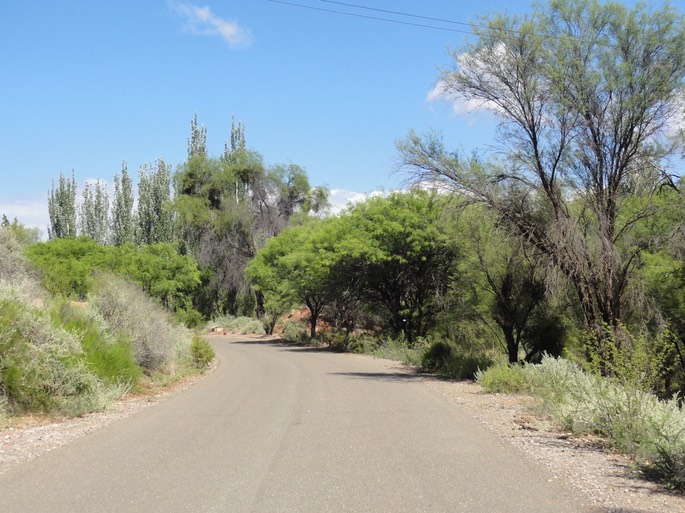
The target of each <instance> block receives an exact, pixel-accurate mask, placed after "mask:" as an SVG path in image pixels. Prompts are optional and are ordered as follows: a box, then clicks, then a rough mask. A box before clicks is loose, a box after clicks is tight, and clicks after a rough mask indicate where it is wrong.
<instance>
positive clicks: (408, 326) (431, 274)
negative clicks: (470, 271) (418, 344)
mask: <svg viewBox="0 0 685 513" xmlns="http://www.w3.org/2000/svg"><path fill="white" fill-rule="evenodd" d="M444 206H445V205H444V202H443V201H441V198H440V197H439V196H438V195H437V194H435V193H433V194H431V193H427V192H424V191H421V190H418V189H417V190H415V191H411V192H409V193H405V194H400V193H395V194H391V195H390V196H388V197H386V198H372V199H370V200H368V201H366V202H364V203H361V204H359V205H357V206H356V207H355V208H354V209H353V210H352V211H351V213H350V223H349V225H350V227H351V228H352V230H350V232H349V234H348V238H349V239H351V240H350V241H349V242H347V243H346V246H345V247H346V248H350V249H351V248H354V255H355V256H356V257H357V258H356V259H355V260H356V263H357V272H359V273H361V278H360V281H359V287H360V289H361V293H362V295H363V297H364V299H365V300H366V301H368V302H369V303H370V304H371V305H372V306H373V307H375V308H376V309H379V312H381V315H382V316H383V318H384V320H385V323H386V326H387V328H389V329H390V331H391V334H393V335H394V336H398V335H400V334H402V335H403V336H404V337H405V338H406V340H407V342H408V343H409V344H413V343H414V341H415V339H416V338H417V337H423V336H426V335H427V334H428V332H429V330H430V329H431V328H432V327H433V326H434V325H435V320H436V318H437V316H438V314H439V312H440V311H441V310H442V309H443V307H444V302H445V300H446V297H447V292H448V291H449V290H450V287H451V286H452V284H453V278H454V276H455V271H456V267H455V263H456V260H457V249H456V247H455V245H454V244H452V242H451V241H450V240H449V238H448V237H447V236H446V234H445V231H444V229H443V224H442V223H441V216H442V212H443V210H444Z"/></svg>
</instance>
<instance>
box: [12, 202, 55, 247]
mask: <svg viewBox="0 0 685 513" xmlns="http://www.w3.org/2000/svg"><path fill="white" fill-rule="evenodd" d="M2 215H5V216H7V219H8V220H9V221H10V222H11V221H13V220H14V218H15V217H16V218H17V220H18V221H19V222H20V223H21V224H23V225H24V226H27V227H29V228H38V229H39V230H40V232H41V238H43V239H45V238H47V229H48V225H49V224H50V216H49V215H48V200H47V198H45V199H31V200H13V201H8V200H5V199H0V216H2Z"/></svg>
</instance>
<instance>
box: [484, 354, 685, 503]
mask: <svg viewBox="0 0 685 513" xmlns="http://www.w3.org/2000/svg"><path fill="white" fill-rule="evenodd" d="M478 383H480V384H481V385H482V386H483V387H484V389H485V390H486V391H490V392H499V391H504V392H509V391H513V392H531V393H532V394H533V395H534V396H535V397H537V398H538V400H539V408H540V411H542V412H544V413H545V414H547V415H549V416H550V417H551V418H553V419H554V420H555V421H556V422H557V423H558V424H559V425H560V426H561V427H562V428H564V429H566V430H568V431H571V432H573V433H595V434H598V435H601V436H603V437H605V438H606V439H607V440H608V441H609V442H610V443H611V444H612V445H613V446H614V447H615V448H617V449H618V450H621V451H623V452H626V453H628V454H631V455H633V456H635V457H636V458H637V460H638V464H639V466H640V467H641V468H642V469H643V470H644V472H645V474H646V475H649V476H652V477H655V478H658V479H659V480H660V481H662V482H664V483H665V484H666V485H667V486H671V487H674V488H679V489H681V490H682V489H684V488H683V484H684V483H683V480H682V476H683V475H684V473H685V459H684V458H683V454H685V411H683V409H682V406H681V405H680V404H679V401H678V400H677V399H670V400H668V401H662V400H659V399H658V398H657V397H656V396H654V395H653V394H650V393H647V392H644V391H642V390H640V389H639V388H637V387H635V386H631V385H630V384H627V383H620V382H618V381H616V380H610V379H606V378H602V377H601V376H598V375H596V374H587V373H584V372H583V371H582V370H581V369H580V368H579V367H578V366H577V365H575V364H573V363H571V362H569V361H567V360H563V359H555V358H551V357H545V358H543V359H542V363H541V364H538V365H532V364H526V365H524V366H515V367H505V366H495V367H493V368H490V369H488V370H487V371H485V372H484V373H479V375H478Z"/></svg>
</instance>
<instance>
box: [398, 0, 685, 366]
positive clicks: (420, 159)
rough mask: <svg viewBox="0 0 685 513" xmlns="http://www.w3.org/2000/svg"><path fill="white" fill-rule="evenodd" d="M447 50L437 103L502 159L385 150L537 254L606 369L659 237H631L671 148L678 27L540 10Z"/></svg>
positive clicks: (663, 18)
mask: <svg viewBox="0 0 685 513" xmlns="http://www.w3.org/2000/svg"><path fill="white" fill-rule="evenodd" d="M474 31H475V32H476V35H477V39H476V41H475V42H474V43H471V44H468V45H466V46H465V47H463V48H460V49H459V50H457V51H455V52H454V53H453V57H454V62H455V66H454V68H453V69H450V70H447V71H445V72H444V73H443V74H442V76H441V81H440V86H441V87H442V90H443V91H444V93H445V94H446V95H448V96H449V97H451V98H460V99H462V100H466V101H469V102H471V103H474V104H478V105H481V106H483V107H486V108H490V109H491V111H492V112H493V113H494V114H495V115H496V116H498V117H499V118H500V120H501V125H500V127H501V132H500V135H501V137H500V143H501V144H500V146H499V148H498V149H499V151H501V156H502V158H500V159H492V160H491V161H489V162H487V163H484V162H482V161H477V160H474V159H471V160H468V159H464V158H462V157H460V156H458V155H456V154H453V153H449V152H447V151H446V150H445V149H444V147H443V144H442V142H441V141H440V140H439V138H438V137H436V136H426V137H423V138H421V137H418V136H416V135H414V134H410V136H409V137H408V138H407V139H406V140H405V141H404V142H402V143H400V144H399V148H400V150H401V153H402V155H403V160H404V162H405V163H406V164H407V165H408V166H409V168H410V169H411V173H412V175H413V177H414V179H416V180H417V181H423V180H426V179H437V180H440V181H442V182H444V183H445V184H447V185H448V186H450V187H452V188H453V189H455V190H458V191H461V192H463V193H465V195H466V196H467V197H468V198H470V199H471V200H472V201H475V202H479V203H482V204H484V205H486V206H487V207H488V208H490V209H491V210H492V211H494V212H496V213H497V215H498V216H499V217H500V219H501V220H502V222H503V223H504V224H505V225H506V226H507V227H508V229H509V230H511V231H512V232H513V233H516V234H518V235H519V236H520V237H521V238H522V239H525V240H526V241H528V242H529V243H530V244H532V245H533V246H535V247H536V248H537V250H538V251H540V252H541V253H542V254H544V255H546V257H547V258H549V259H550V260H551V261H552V262H553V263H554V264H555V266H556V267H557V269H558V270H559V271H560V272H561V273H562V274H563V275H565V276H566V278H567V279H568V281H569V283H570V284H571V286H572V287H573V288H574V290H575V294H576V298H577V301H578V304H579V307H580V309H581V311H582V314H583V317H584V320H585V323H586V326H587V327H588V328H589V330H590V332H591V333H592V338H593V339H594V341H595V342H594V344H595V346H594V347H593V349H592V350H593V352H595V353H596V354H597V355H599V358H600V359H602V360H604V361H605V365H604V369H605V371H607V370H608V369H609V368H610V362H609V361H608V360H610V358H611V356H610V355H611V354H613V351H612V350H611V349H610V347H608V345H612V344H619V345H621V344H624V343H629V340H628V339H627V335H626V333H625V332H624V331H623V330H622V325H623V321H624V319H625V310H626V303H627V298H628V297H629V294H628V292H629V289H630V285H631V283H632V281H631V280H632V279H633V277H634V270H635V266H636V264H637V263H638V262H639V257H640V254H641V252H642V251H644V250H645V249H647V248H653V247H655V246H658V244H659V243H660V242H662V239H661V234H658V235H657V236H654V234H651V233H646V232H642V231H640V230H637V229H636V226H637V224H638V222H639V221H641V220H644V219H646V218H649V217H653V216H654V215H655V214H656V212H657V209H655V203H654V202H653V201H645V202H644V203H643V208H640V209H629V208H626V205H627V202H629V201H630V199H631V198H632V197H634V196H635V195H638V196H640V197H641V198H644V199H649V198H653V197H654V196H655V195H657V194H658V193H659V192H660V190H661V187H662V186H668V185H669V184H671V177H670V175H669V174H668V170H669V167H668V164H669V161H668V158H669V157H670V156H673V155H675V154H676V152H677V151H678V150H679V149H681V148H682V143H683V139H682V138H677V137H676V138H673V137H670V136H671V135H672V133H673V128H674V123H675V122H676V121H678V120H679V115H680V112H681V104H682V101H681V99H682V93H683V78H684V77H685V23H684V22H683V17H682V16H681V15H679V14H676V13H675V12H674V11H673V9H671V8H670V7H663V8H660V9H654V8H651V7H648V6H647V5H646V4H638V5H636V6H635V7H626V6H624V5H621V4H619V3H616V2H605V3H600V2H599V1H597V0H582V1H570V0H554V1H552V2H550V3H549V4H546V5H542V6H540V7H538V9H537V10H536V11H535V12H534V13H533V14H532V15H531V16H529V17H524V18H518V17H512V16H507V15H496V16H492V17H490V18H488V19H486V20H484V21H483V22H482V23H481V24H479V25H477V26H474Z"/></svg>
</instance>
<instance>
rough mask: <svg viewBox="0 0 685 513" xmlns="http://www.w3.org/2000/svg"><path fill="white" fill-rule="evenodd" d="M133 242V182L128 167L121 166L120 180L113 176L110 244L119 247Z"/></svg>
mask: <svg viewBox="0 0 685 513" xmlns="http://www.w3.org/2000/svg"><path fill="white" fill-rule="evenodd" d="M133 241H134V213H133V181H132V180H131V176H130V175H129V174H128V166H127V165H126V162H125V161H124V162H123V163H122V164H121V178H119V174H115V175H114V200H113V202H112V244H114V245H115V246H121V245H123V244H126V243H129V242H133Z"/></svg>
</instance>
